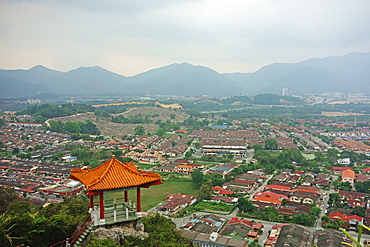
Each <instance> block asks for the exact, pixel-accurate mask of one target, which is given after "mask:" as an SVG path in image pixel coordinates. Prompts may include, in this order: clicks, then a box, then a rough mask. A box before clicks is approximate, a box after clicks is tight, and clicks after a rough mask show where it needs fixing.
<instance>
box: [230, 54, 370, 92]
mask: <svg viewBox="0 0 370 247" xmlns="http://www.w3.org/2000/svg"><path fill="white" fill-rule="evenodd" d="M368 68H370V53H350V54H347V55H345V56H341V57H327V58H321V59H319V58H312V59H309V60H307V61H303V62H299V63H291V64H286V63H275V64H271V65H268V66H265V67H262V68H261V69H260V70H258V71H256V72H255V73H252V74H251V73H245V74H243V73H231V74H224V75H225V76H226V77H228V78H230V79H233V80H235V81H238V82H239V83H241V84H243V85H244V86H245V87H247V88H248V89H249V92H251V93H252V94H258V93H276V94H280V93H281V89H282V88H283V87H287V88H289V91H291V92H295V93H298V94H305V93H325V92H329V91H332V92H333V91H335V92H338V91H340V92H352V93H357V92H362V93H365V94H370V70H369V69H368Z"/></svg>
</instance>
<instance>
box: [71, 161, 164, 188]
mask: <svg viewBox="0 0 370 247" xmlns="http://www.w3.org/2000/svg"><path fill="white" fill-rule="evenodd" d="M70 178H72V179H75V180H79V181H80V182H81V183H83V184H84V185H85V186H86V190H111V189H119V188H127V187H137V186H142V185H148V184H152V183H155V182H156V183H155V184H160V183H162V182H161V176H160V175H159V174H157V173H155V172H143V171H137V169H136V166H135V165H134V163H133V162H130V163H126V164H123V163H122V162H120V161H119V160H117V159H116V158H115V157H114V156H113V157H112V158H111V159H110V160H108V161H106V162H105V163H103V164H101V165H100V166H98V167H96V168H94V169H91V170H90V169H88V168H87V169H84V168H79V169H72V170H71V172H70ZM153 185H154V184H153Z"/></svg>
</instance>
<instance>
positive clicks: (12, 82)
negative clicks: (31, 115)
mask: <svg viewBox="0 0 370 247" xmlns="http://www.w3.org/2000/svg"><path fill="white" fill-rule="evenodd" d="M0 89H1V90H0V98H28V97H31V96H34V95H36V94H38V93H40V92H44V93H48V92H50V90H49V89H47V88H45V87H43V86H40V85H35V84H31V83H28V82H25V81H22V80H20V79H15V78H8V77H5V76H0Z"/></svg>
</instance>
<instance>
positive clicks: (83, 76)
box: [0, 53, 370, 98]
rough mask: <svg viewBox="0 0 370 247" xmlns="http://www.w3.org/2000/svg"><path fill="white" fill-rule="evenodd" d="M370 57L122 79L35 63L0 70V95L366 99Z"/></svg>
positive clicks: (166, 71)
mask: <svg viewBox="0 0 370 247" xmlns="http://www.w3.org/2000/svg"><path fill="white" fill-rule="evenodd" d="M369 68H370V53H350V54H347V55H345V56H340V57H327V58H321V59H318V58H313V59H309V60H307V61H303V62H299V63H289V64H288V63H274V64H271V65H268V66H264V67H262V68H261V69H259V70H258V71H256V72H254V73H224V74H220V73H218V72H216V71H214V70H212V69H210V68H207V67H203V66H194V65H191V64H188V63H181V64H171V65H167V66H164V67H161V68H157V69H152V70H149V71H147V72H144V73H141V74H138V75H135V76H132V77H125V76H123V75H119V74H116V73H113V72H110V71H108V70H106V69H103V68H101V67H98V66H95V67H80V68H77V69H75V70H71V71H68V72H61V71H56V70H51V69H48V68H46V67H44V66H41V65H37V66H35V67H32V68H31V69H29V70H20V69H19V70H0V88H1V91H0V97H1V98H12V97H13V98H14V97H32V96H34V95H35V94H37V93H40V92H42V93H54V94H57V95H99V94H104V93H115V94H134V95H178V96H199V95H209V96H217V97H221V96H231V95H248V96H252V95H256V94H260V93H275V94H280V93H281V90H282V88H288V89H289V92H290V94H314V93H325V92H348V93H359V92H361V93H364V94H367V95H370V69H369Z"/></svg>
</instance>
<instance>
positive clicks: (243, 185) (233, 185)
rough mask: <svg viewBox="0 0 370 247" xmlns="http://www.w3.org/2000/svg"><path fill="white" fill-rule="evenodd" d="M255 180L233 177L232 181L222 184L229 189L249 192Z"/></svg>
mask: <svg viewBox="0 0 370 247" xmlns="http://www.w3.org/2000/svg"><path fill="white" fill-rule="evenodd" d="M255 184H256V182H254V181H251V180H245V179H235V180H233V181H230V182H227V183H225V184H223V185H222V186H223V187H224V188H225V189H227V190H230V191H238V192H241V193H246V192H249V191H250V190H251V189H252V188H253V187H254V185H255Z"/></svg>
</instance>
